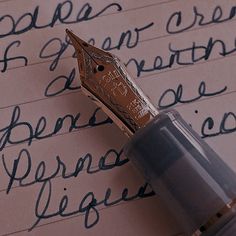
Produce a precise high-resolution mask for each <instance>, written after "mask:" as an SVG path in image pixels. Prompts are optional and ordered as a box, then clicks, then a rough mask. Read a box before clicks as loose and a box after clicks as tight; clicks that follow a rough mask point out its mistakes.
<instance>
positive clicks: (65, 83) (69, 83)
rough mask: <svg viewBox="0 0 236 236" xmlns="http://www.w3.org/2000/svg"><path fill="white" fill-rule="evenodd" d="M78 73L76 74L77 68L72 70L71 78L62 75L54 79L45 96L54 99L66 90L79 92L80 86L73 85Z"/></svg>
mask: <svg viewBox="0 0 236 236" xmlns="http://www.w3.org/2000/svg"><path fill="white" fill-rule="evenodd" d="M75 74H76V72H75V68H73V69H72V71H71V72H70V74H69V76H66V75H60V76H58V77H56V78H55V79H53V80H52V81H51V82H50V83H49V84H48V85H47V87H46V89H45V92H44V96H46V97H53V96H56V95H58V94H61V93H63V92H64V91H66V90H72V91H73V90H78V89H80V86H79V85H74V86H73V83H74V82H75V78H76V76H75ZM57 83H58V85H59V88H57V86H56V85H57ZM60 84H62V86H60Z"/></svg>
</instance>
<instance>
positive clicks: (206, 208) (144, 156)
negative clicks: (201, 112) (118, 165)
mask: <svg viewBox="0 0 236 236" xmlns="http://www.w3.org/2000/svg"><path fill="white" fill-rule="evenodd" d="M125 154H126V156H127V157H128V158H129V159H130V160H131V161H132V162H133V163H134V165H135V166H136V167H137V168H138V169H139V170H140V172H141V173H142V174H143V175H144V177H145V179H146V180H147V182H148V183H150V185H151V186H152V188H153V190H154V191H155V192H156V194H157V195H158V196H160V198H161V199H162V200H163V201H164V202H165V203H166V206H168V208H169V209H170V210H171V211H172V212H173V214H174V215H176V218H177V219H178V220H179V221H180V223H181V224H182V225H183V228H184V230H185V233H186V235H204V236H205V235H206V236H209V235H224V236H227V235H236V225H235V224H234V221H235V218H234V217H235V210H234V209H235V208H234V205H235V202H236V200H235V199H236V175H235V173H234V171H233V170H231V169H230V167H229V166H227V164H226V163H225V162H224V161H223V160H222V159H221V158H220V157H219V156H218V155H217V154H216V153H215V152H214V151H213V150H212V149H211V148H210V147H209V146H208V144H207V143H206V142H205V141H203V139H201V138H200V136H199V135H198V134H197V133H196V132H195V131H194V130H192V128H191V127H190V126H189V125H188V124H187V123H186V122H185V121H184V120H183V119H182V118H181V116H180V115H179V113H178V112H176V111H174V110H168V111H164V112H161V113H160V114H159V115H157V116H156V117H155V118H154V119H153V120H152V121H151V122H150V123H149V124H148V125H147V126H146V127H145V128H142V129H141V130H139V131H138V132H136V133H135V135H134V136H133V138H132V139H131V141H130V142H129V143H128V144H127V145H126V147H125ZM219 230H221V231H219ZM217 232H218V233H217ZM222 232H223V234H222ZM227 232H228V233H227Z"/></svg>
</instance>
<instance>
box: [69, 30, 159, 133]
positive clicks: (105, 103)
mask: <svg viewBox="0 0 236 236" xmlns="http://www.w3.org/2000/svg"><path fill="white" fill-rule="evenodd" d="M66 33H67V34H68V35H69V37H70V39H71V41H72V44H73V46H74V48H75V50H76V53H77V58H78V66H79V72H80V80H81V86H82V89H83V91H84V92H85V93H86V94H87V95H88V96H89V97H92V98H93V100H94V101H95V103H97V104H98V106H99V107H101V108H102V109H103V110H104V112H106V113H107V115H108V116H109V117H110V118H111V119H112V120H113V121H114V122H115V123H116V124H117V125H118V126H119V127H120V128H121V129H122V130H123V131H124V132H125V133H126V134H127V135H128V136H132V135H133V134H134V133H135V131H137V130H138V129H140V128H142V127H144V126H145V125H146V124H147V123H148V122H149V121H150V120H151V119H152V118H153V117H154V116H156V115H157V114H158V111H157V109H156V108H155V107H154V106H153V105H152V103H151V102H150V101H149V99H148V98H147V97H146V96H145V95H144V94H143V92H142V91H141V89H140V88H139V87H138V86H137V85H136V84H135V83H134V81H133V80H132V78H131V77H130V76H129V74H128V73H127V71H126V68H125V66H124V65H123V64H122V63H121V62H120V60H119V59H118V58H117V57H116V56H114V55H113V54H111V53H108V52H105V51H103V50H100V49H98V48H96V47H94V46H92V45H89V44H88V43H86V42H85V41H83V40H82V39H80V38H79V37H77V36H76V35H75V34H73V33H72V32H71V31H69V30H66Z"/></svg>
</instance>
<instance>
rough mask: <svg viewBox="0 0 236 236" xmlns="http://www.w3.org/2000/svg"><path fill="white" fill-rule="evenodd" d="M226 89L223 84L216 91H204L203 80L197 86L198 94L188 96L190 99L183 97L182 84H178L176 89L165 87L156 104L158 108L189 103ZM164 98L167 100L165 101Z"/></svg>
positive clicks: (204, 84)
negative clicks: (222, 86)
mask: <svg viewBox="0 0 236 236" xmlns="http://www.w3.org/2000/svg"><path fill="white" fill-rule="evenodd" d="M226 90H227V86H225V87H224V88H222V89H220V90H218V91H216V92H207V91H206V83H205V82H204V81H201V83H200V85H199V87H198V96H196V97H195V98H190V99H183V96H184V95H183V92H184V89H183V85H182V84H179V85H178V87H177V89H176V90H174V89H170V88H169V89H167V90H165V91H164V92H163V93H162V95H161V96H160V98H159V101H158V106H159V108H168V107H171V106H174V105H176V104H178V103H182V104H184V103H191V102H195V101H197V100H199V99H201V98H202V97H212V96H216V95H218V94H221V93H223V92H225V91H226ZM168 98H169V99H168ZM165 100H167V101H168V102H165Z"/></svg>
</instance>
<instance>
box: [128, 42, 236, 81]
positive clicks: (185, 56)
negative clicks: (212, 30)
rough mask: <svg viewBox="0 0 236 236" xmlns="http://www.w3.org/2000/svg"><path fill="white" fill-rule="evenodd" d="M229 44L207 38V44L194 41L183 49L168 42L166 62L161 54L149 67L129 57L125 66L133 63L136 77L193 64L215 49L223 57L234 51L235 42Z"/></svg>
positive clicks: (206, 58) (142, 61)
mask: <svg viewBox="0 0 236 236" xmlns="http://www.w3.org/2000/svg"><path fill="white" fill-rule="evenodd" d="M232 44H233V45H232V46H231V48H230V46H229V45H226V43H225V42H224V41H223V40H220V39H213V38H212V37H211V38H209V40H208V42H207V45H206V46H205V45H197V44H196V42H193V43H192V46H191V47H186V48H183V49H174V48H173V45H172V44H171V43H170V44H169V52H170V55H169V57H168V58H167V62H164V59H163V58H162V57H161V56H156V57H155V59H154V61H153V65H152V66H151V67H147V66H146V61H145V60H144V59H141V60H140V61H138V60H137V59H135V58H131V59H129V61H128V62H127V63H126V66H130V64H131V63H133V64H134V65H135V67H136V70H137V77H140V76H141V75H142V73H149V72H153V71H161V70H165V69H169V68H172V67H173V66H174V65H180V66H186V65H194V64H195V63H196V62H200V61H207V60H209V58H210V57H211V56H212V54H213V52H214V51H215V52H216V53H217V54H218V55H220V56H222V57H225V56H228V55H230V54H233V53H234V52H236V45H235V42H233V43H232Z"/></svg>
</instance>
